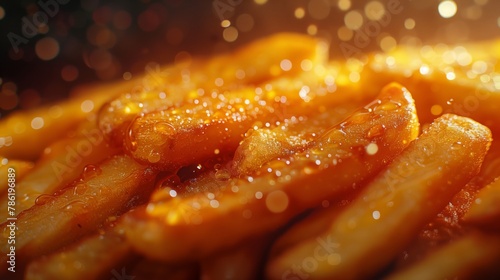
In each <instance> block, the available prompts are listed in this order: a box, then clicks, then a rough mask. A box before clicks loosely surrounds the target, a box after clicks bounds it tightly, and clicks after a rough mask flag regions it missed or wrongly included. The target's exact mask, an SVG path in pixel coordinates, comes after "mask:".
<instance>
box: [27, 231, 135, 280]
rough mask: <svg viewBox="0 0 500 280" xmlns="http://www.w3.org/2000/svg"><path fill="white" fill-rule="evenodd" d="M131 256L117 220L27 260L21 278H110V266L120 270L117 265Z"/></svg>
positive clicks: (120, 265)
mask: <svg viewBox="0 0 500 280" xmlns="http://www.w3.org/2000/svg"><path fill="white" fill-rule="evenodd" d="M133 258H134V256H133V251H132V247H131V246H130V245H129V244H128V243H127V242H126V240H125V235H124V232H123V230H122V229H121V228H120V226H119V222H117V225H116V226H112V227H110V228H107V229H105V230H104V231H103V232H102V233H98V234H96V235H93V236H91V237H88V238H85V239H82V240H80V241H78V242H77V243H76V244H73V245H71V246H69V247H66V248H64V249H63V250H61V251H59V252H56V253H54V254H51V255H48V256H43V257H41V258H39V259H36V260H35V261H33V262H31V263H30V264H29V266H28V267H27V269H26V273H25V279H31V280H34V279H50V280H52V279H75V280H76V279H101V278H113V274H112V271H113V269H114V270H115V271H117V272H118V274H120V268H121V267H122V266H123V265H124V264H125V263H127V262H128V261H129V260H131V259H133Z"/></svg>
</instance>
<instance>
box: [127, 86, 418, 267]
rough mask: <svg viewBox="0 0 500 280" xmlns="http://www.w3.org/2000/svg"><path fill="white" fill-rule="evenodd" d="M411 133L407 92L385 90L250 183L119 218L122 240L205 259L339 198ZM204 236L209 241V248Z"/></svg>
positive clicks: (233, 183) (166, 256)
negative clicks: (123, 227)
mask: <svg viewBox="0 0 500 280" xmlns="http://www.w3.org/2000/svg"><path fill="white" fill-rule="evenodd" d="M417 133H418V121H417V119H416V114H415V110H414V104H413V100H412V99H411V96H410V93H409V92H407V91H406V90H405V89H403V88H401V87H400V86H398V85H395V84H393V85H389V86H388V87H386V88H385V89H384V90H383V91H382V93H381V95H380V96H379V99H377V100H375V101H374V102H372V103H370V104H369V105H367V106H366V107H365V108H362V109H360V110H358V111H356V112H355V113H354V114H353V115H351V116H350V117H349V118H348V119H347V120H346V121H345V122H343V123H341V124H339V125H337V126H335V127H333V128H332V129H330V130H328V131H327V132H326V133H324V134H323V135H322V136H321V137H320V139H318V140H317V141H316V142H315V145H313V146H312V147H311V148H309V149H307V150H306V151H305V152H303V153H300V154H297V155H294V156H291V157H287V158H284V159H281V160H275V161H272V162H270V163H268V164H266V165H265V166H263V167H262V169H261V170H260V174H258V173H257V174H258V175H257V176H256V177H247V178H244V179H231V180H229V181H227V182H225V183H224V185H223V187H221V188H220V190H219V191H218V192H216V193H199V194H195V195H193V196H190V197H188V198H172V199H168V200H167V201H165V202H162V201H158V202H154V203H150V204H148V206H147V208H145V209H142V210H139V211H136V212H134V213H133V215H126V217H125V219H124V221H125V225H126V231H127V237H129V240H130V241H131V242H132V243H133V245H134V247H135V248H136V249H137V250H138V251H140V252H141V253H143V254H145V255H147V256H150V257H152V258H156V259H163V260H166V261H169V260H170V261H171V260H186V259H197V258H200V257H204V256H207V255H208V254H210V253H211V252H214V251H217V250H220V249H222V248H227V247H229V246H231V245H233V244H236V243H238V242H240V241H242V240H244V239H246V238H248V237H251V236H254V235H256V234H261V233H266V232H269V231H272V230H274V229H276V228H277V227H279V226H280V225H283V224H285V223H286V222H288V220H289V219H290V218H292V217H293V216H295V215H296V214H298V213H300V212H302V211H304V210H305V209H307V208H310V207H315V206H317V205H319V204H321V201H323V200H324V199H327V198H331V197H334V198H335V199H341V198H342V197H343V196H344V195H346V194H347V193H350V192H352V190H354V189H356V188H357V187H359V184H360V182H362V181H363V180H366V179H368V178H370V177H372V176H373V175H374V174H375V173H376V172H377V171H379V170H380V169H381V168H382V167H383V166H384V165H385V164H386V163H387V162H389V161H391V160H392V159H393V157H395V156H396V155H397V154H398V153H399V152H400V151H402V150H403V149H404V148H405V147H406V146H407V145H408V143H409V142H410V141H411V140H413V139H414V138H415V137H416V135H417ZM375 149H376V151H375ZM224 179H226V180H227V178H224ZM206 236H211V237H212V238H211V240H210V242H207V240H206Z"/></svg>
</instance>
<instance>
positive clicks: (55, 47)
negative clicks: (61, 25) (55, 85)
mask: <svg viewBox="0 0 500 280" xmlns="http://www.w3.org/2000/svg"><path fill="white" fill-rule="evenodd" d="M35 53H36V55H37V56H38V57H39V58H40V59H41V60H51V59H54V58H55V57H56V56H57V55H58V54H59V43H58V42H57V41H56V39H54V38H52V37H45V38H42V39H40V40H38V42H36V45H35Z"/></svg>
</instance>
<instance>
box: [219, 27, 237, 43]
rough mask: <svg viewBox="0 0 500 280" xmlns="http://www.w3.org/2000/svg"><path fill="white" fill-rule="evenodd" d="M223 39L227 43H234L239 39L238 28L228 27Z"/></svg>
mask: <svg viewBox="0 0 500 280" xmlns="http://www.w3.org/2000/svg"><path fill="white" fill-rule="evenodd" d="M222 37H224V40H225V41H226V42H234V41H236V39H238V29H236V27H233V26H231V27H228V28H226V29H224V31H222Z"/></svg>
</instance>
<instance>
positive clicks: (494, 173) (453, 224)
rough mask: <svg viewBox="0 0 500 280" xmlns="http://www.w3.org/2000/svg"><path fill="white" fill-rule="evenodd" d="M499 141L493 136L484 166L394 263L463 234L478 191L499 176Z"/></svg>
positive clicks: (409, 259)
mask: <svg viewBox="0 0 500 280" xmlns="http://www.w3.org/2000/svg"><path fill="white" fill-rule="evenodd" d="M499 164H500V141H497V140H493V142H492V145H491V147H490V149H489V151H488V153H487V154H486V157H485V158H484V161H483V163H482V165H481V170H480V171H479V173H478V174H477V175H476V176H474V178H473V179H472V180H471V181H470V182H468V183H467V185H465V187H464V188H463V189H461V190H460V192H458V193H457V194H456V195H455V196H454V197H453V199H452V200H451V201H450V202H449V203H448V204H447V205H446V208H445V209H443V211H441V213H439V214H438V215H437V216H436V217H435V218H434V219H433V220H432V221H431V222H429V223H428V224H427V225H425V227H424V228H423V229H422V230H421V231H420V233H419V234H418V235H417V237H416V238H415V239H414V240H413V242H412V243H411V244H410V245H409V246H408V248H405V250H404V251H403V252H402V253H401V254H400V255H399V257H398V260H397V261H396V263H395V264H394V267H395V268H396V269H398V268H399V267H404V266H407V265H409V264H411V263H414V262H415V261H416V260H419V259H422V258H423V257H425V255H427V254H428V253H429V252H431V251H432V250H435V249H436V248H437V247H439V246H441V245H444V244H445V243H448V242H450V241H451V240H454V239H457V238H460V237H461V236H463V235H464V234H465V233H466V232H467V231H468V228H467V227H464V223H463V220H462V218H463V216H464V215H465V214H466V213H467V211H469V208H470V207H471V205H472V204H473V203H474V199H475V197H476V195H477V193H478V191H479V190H480V189H481V188H483V187H485V186H486V185H487V184H489V183H490V182H492V181H493V180H494V179H495V178H496V177H498V176H500V165H499Z"/></svg>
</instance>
